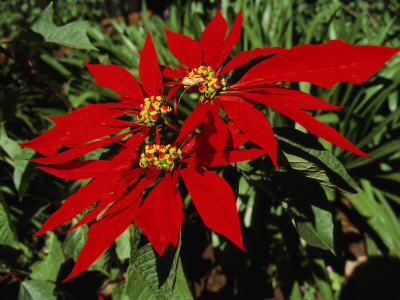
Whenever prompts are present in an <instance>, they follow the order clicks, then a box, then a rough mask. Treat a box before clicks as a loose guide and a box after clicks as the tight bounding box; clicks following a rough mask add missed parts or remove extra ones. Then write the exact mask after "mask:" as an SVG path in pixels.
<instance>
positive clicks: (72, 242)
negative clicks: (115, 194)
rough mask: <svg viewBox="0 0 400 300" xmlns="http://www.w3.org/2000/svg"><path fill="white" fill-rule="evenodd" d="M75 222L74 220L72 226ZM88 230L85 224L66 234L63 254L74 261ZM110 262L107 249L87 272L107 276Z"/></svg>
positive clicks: (110, 256)
mask: <svg viewBox="0 0 400 300" xmlns="http://www.w3.org/2000/svg"><path fill="white" fill-rule="evenodd" d="M76 223H77V221H76V219H74V222H73V225H74V224H76ZM88 230H89V228H88V226H87V225H86V224H84V225H82V226H79V227H78V228H76V229H74V230H72V231H70V232H68V233H67V236H66V238H65V241H64V246H63V248H64V253H65V254H68V255H71V257H72V258H73V259H74V260H75V261H76V258H77V257H78V254H79V252H81V250H82V248H83V246H84V245H85V242H86V237H87V232H88ZM111 262H112V251H111V250H110V248H108V249H107V250H106V251H105V252H104V253H103V254H102V255H100V257H99V258H98V259H96V261H95V262H94V263H93V264H91V265H90V267H89V268H88V269H87V270H88V271H99V272H102V273H103V274H105V275H107V276H109V275H110V274H109V273H110V269H111Z"/></svg>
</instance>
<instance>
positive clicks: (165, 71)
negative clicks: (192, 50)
mask: <svg viewBox="0 0 400 300" xmlns="http://www.w3.org/2000/svg"><path fill="white" fill-rule="evenodd" d="M160 70H161V75H162V76H163V77H169V78H182V77H183V76H182V74H181V72H179V70H175V69H172V68H171V67H170V66H162V65H160Z"/></svg>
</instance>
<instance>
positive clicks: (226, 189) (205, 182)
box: [179, 168, 244, 250]
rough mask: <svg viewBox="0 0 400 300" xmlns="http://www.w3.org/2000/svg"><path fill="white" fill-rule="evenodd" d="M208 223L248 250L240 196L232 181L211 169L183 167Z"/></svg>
mask: <svg viewBox="0 0 400 300" xmlns="http://www.w3.org/2000/svg"><path fill="white" fill-rule="evenodd" d="M179 172H180V174H181V175H182V178H183V181H184V182H185V185H186V187H187V189H188V191H189V194H190V196H191V197H192V201H193V203H194V205H195V206H196V209H197V211H198V212H199V214H200V217H201V219H202V220H203V222H204V224H205V225H206V226H207V227H208V228H210V229H211V230H213V231H215V232H218V233H221V234H222V235H224V236H225V237H227V238H228V239H230V240H231V241H232V242H233V243H234V244H235V245H236V246H238V247H239V248H240V249H243V250H244V246H243V244H242V236H241V233H240V222H239V215H238V212H237V209H236V198H235V195H234V194H233V191H232V189H231V187H230V186H229V184H228V183H227V182H226V181H225V180H224V179H222V178H221V177H219V176H218V175H217V174H215V173H213V172H211V171H208V170H195V169H193V168H186V169H182V170H179Z"/></svg>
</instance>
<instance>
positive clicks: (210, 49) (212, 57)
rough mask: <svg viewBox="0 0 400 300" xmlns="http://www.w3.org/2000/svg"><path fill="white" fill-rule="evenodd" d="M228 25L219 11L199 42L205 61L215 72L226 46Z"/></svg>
mask: <svg viewBox="0 0 400 300" xmlns="http://www.w3.org/2000/svg"><path fill="white" fill-rule="evenodd" d="M227 29H228V25H227V24H226V21H225V19H224V17H223V16H222V14H221V12H220V11H219V10H218V11H217V13H216V15H215V16H214V18H213V19H212V20H211V21H210V23H208V25H207V27H206V28H205V29H204V31H203V34H202V35H201V38H200V40H199V43H200V46H201V49H202V50H203V61H204V62H205V64H206V65H208V66H211V67H212V68H213V69H214V70H216V69H217V67H218V62H219V57H220V52H221V49H222V46H223V44H224V40H225V35H226V30H227Z"/></svg>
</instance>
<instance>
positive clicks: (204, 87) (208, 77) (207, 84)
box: [182, 66, 227, 101]
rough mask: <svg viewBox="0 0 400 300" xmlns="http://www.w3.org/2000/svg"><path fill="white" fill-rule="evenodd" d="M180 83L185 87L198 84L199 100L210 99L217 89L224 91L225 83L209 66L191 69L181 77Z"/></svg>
mask: <svg viewBox="0 0 400 300" xmlns="http://www.w3.org/2000/svg"><path fill="white" fill-rule="evenodd" d="M182 84H183V85H184V86H186V87H191V86H198V89H199V92H200V93H201V95H200V101H203V100H204V99H212V98H213V97H214V96H215V95H216V93H217V91H218V90H221V89H222V90H223V91H225V90H226V85H227V83H226V80H225V78H222V79H219V78H218V76H217V74H216V73H215V71H214V70H213V69H212V68H211V67H210V66H208V67H205V66H200V67H198V68H194V69H192V70H191V71H190V72H189V74H188V76H186V77H184V78H183V79H182Z"/></svg>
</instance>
